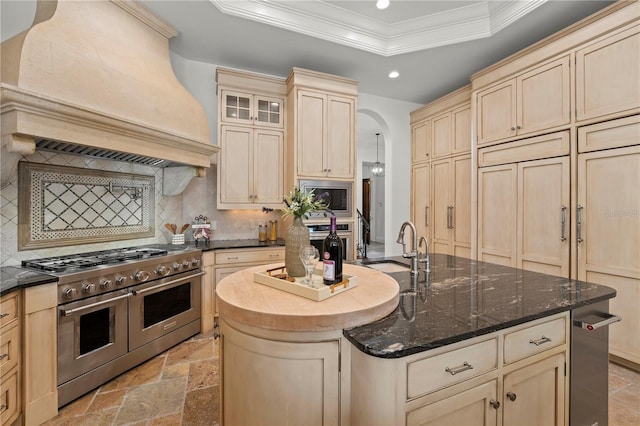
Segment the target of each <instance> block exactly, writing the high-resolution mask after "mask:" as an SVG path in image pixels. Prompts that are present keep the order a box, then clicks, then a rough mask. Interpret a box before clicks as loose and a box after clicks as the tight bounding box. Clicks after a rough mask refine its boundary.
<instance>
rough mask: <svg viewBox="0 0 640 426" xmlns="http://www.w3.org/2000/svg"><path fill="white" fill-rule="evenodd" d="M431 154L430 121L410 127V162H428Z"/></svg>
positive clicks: (423, 121)
mask: <svg viewBox="0 0 640 426" xmlns="http://www.w3.org/2000/svg"><path fill="white" fill-rule="evenodd" d="M430 152H431V120H422V121H420V122H418V123H415V124H412V125H411V162H412V163H417V162H422V161H427V160H429V159H430V158H429V155H430Z"/></svg>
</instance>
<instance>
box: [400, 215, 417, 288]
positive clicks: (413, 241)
mask: <svg viewBox="0 0 640 426" xmlns="http://www.w3.org/2000/svg"><path fill="white" fill-rule="evenodd" d="M407 226H408V227H410V228H411V247H412V250H411V252H407V250H406V243H405V242H404V229H405V228H406V227H407ZM396 242H397V243H398V244H402V257H404V258H407V259H409V258H410V259H411V275H418V272H419V271H418V244H417V242H418V231H416V227H415V225H414V224H413V223H411V222H410V221H406V222H405V223H403V224H402V226H401V227H400V232H399V233H398V239H397V240H396Z"/></svg>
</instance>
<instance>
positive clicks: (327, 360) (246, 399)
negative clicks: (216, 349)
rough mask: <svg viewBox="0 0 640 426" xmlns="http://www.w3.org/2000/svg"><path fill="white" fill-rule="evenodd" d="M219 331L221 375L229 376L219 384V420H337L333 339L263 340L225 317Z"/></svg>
mask: <svg viewBox="0 0 640 426" xmlns="http://www.w3.org/2000/svg"><path fill="white" fill-rule="evenodd" d="M221 331H222V345H221V349H220V350H221V352H222V354H223V362H222V369H223V373H222V374H223V377H233V378H234V380H225V381H223V383H222V385H221V386H223V387H224V389H223V393H224V402H223V405H222V415H221V416H220V417H221V419H222V420H223V422H224V424H232V425H241V424H242V425H250V424H264V422H265V419H269V422H270V423H271V424H294V425H295V424H316V425H338V424H340V390H341V382H340V345H341V341H340V340H339V339H333V340H324V341H307V342H291V341H286V340H278V339H274V338H269V339H266V338H260V337H256V336H252V335H250V334H248V333H246V332H242V331H239V330H236V329H235V328H233V327H231V326H227V323H226V322H225V321H221ZM307 334H311V333H307ZM292 378H295V380H292ZM284 401H297V402H298V403H291V404H289V403H286V404H285V403H283V402H284ZM285 405H286V407H287V408H286V409H283V408H284V406H285ZM243 407H246V409H242V408H243ZM249 407H251V409H249Z"/></svg>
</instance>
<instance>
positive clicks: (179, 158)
mask: <svg viewBox="0 0 640 426" xmlns="http://www.w3.org/2000/svg"><path fill="white" fill-rule="evenodd" d="M175 35H176V31H175V29H174V28H173V27H171V26H170V25H169V24H167V23H166V22H164V21H162V20H161V19H160V18H159V17H157V16H156V15H154V14H153V13H152V12H150V11H149V10H148V9H146V8H145V7H144V6H142V5H140V4H139V3H137V2H135V1H119V0H98V1H88V2H76V1H72V0H53V1H38V4H37V9H36V15H35V18H34V23H33V25H32V27H31V28H29V29H28V30H26V31H24V32H22V33H20V34H18V35H16V36H15V37H13V38H11V39H9V40H6V41H5V42H3V43H2V45H0V54H1V59H2V64H1V65H2V70H1V71H2V83H1V84H0V115H1V120H2V148H3V151H4V152H9V153H14V154H17V155H16V156H21V155H31V154H33V153H34V152H35V150H36V144H37V142H38V141H39V140H42V139H44V140H52V141H60V142H62V143H63V144H70V145H77V146H79V147H93V148H96V150H106V151H116V152H122V153H127V154H132V157H135V156H143V157H149V158H157V159H160V160H165V162H163V163H162V165H174V164H176V163H177V164H178V165H189V166H194V167H196V168H197V169H198V173H197V175H199V176H202V175H204V171H205V168H207V167H209V166H210V164H211V160H212V155H214V154H216V153H217V152H218V151H219V147H218V146H216V145H212V144H211V143H210V142H209V126H208V123H207V118H206V115H205V113H204V109H203V108H202V105H201V104H200V103H199V102H198V101H197V100H196V99H195V98H194V97H193V96H192V95H191V94H190V93H189V92H188V91H187V90H186V89H185V88H184V87H183V86H182V85H181V84H180V82H179V81H178V80H177V78H176V76H175V74H174V73H173V69H172V67H171V61H170V56H169V38H170V37H173V36H175ZM119 161H126V160H119Z"/></svg>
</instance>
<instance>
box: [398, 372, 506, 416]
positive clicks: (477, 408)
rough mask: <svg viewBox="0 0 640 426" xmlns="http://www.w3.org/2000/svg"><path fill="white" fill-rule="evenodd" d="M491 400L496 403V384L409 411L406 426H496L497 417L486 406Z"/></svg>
mask: <svg viewBox="0 0 640 426" xmlns="http://www.w3.org/2000/svg"><path fill="white" fill-rule="evenodd" d="M491 400H496V381H495V380H494V381H491V382H489V383H485V384H483V385H480V386H476V387H475V388H472V389H470V390H467V391H464V392H460V393H459V394H457V395H455V396H452V397H449V398H446V399H443V400H441V401H438V402H434V403H433V404H429V405H426V406H424V407H421V408H418V409H416V410H413V411H410V412H409V413H407V425H421V426H427V425H432V426H442V425H465V426H475V425H478V426H488V425H494V426H495V425H497V423H498V416H497V412H496V410H495V409H494V408H492V407H491V405H490V404H489V402H490V401H491Z"/></svg>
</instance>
